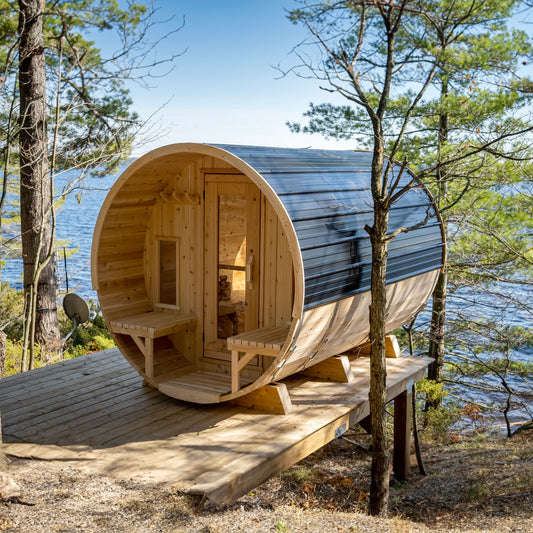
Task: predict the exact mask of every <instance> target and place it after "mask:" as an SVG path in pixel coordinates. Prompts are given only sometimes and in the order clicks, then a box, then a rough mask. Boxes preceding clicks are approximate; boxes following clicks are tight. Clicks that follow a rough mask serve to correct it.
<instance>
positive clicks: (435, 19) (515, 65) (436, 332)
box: [290, 0, 532, 407]
mask: <svg viewBox="0 0 533 533" xmlns="http://www.w3.org/2000/svg"><path fill="white" fill-rule="evenodd" d="M521 5H523V2H518V1H515V0H507V1H502V2H500V1H496V0H483V1H480V0H479V1H478V0H450V1H448V0H444V1H438V2H435V1H428V2H413V1H412V2H407V4H406V9H408V10H410V11H412V12H416V13H418V15H420V16H418V17H417V22H415V21H414V20H413V18H412V17H411V18H410V20H409V23H408V24H406V25H405V26H404V28H402V29H401V30H400V32H399V34H398V39H397V41H398V43H399V44H398V46H399V47H400V48H402V49H412V50H413V61H416V60H417V59H416V50H418V51H423V52H425V53H427V54H428V55H430V56H431V57H433V58H434V59H435V60H436V61H437V63H436V71H435V75H434V77H433V79H432V80H431V91H430V92H429V93H427V94H426V97H425V99H424V101H420V102H419V104H418V105H417V109H415V110H414V111H413V114H412V118H411V124H410V129H409V130H408V131H407V132H406V136H407V137H408V138H409V143H404V144H403V146H402V147H401V149H400V150H399V151H398V155H399V157H407V158H408V159H409V161H410V162H411V164H412V165H414V166H415V168H418V171H419V175H420V177H422V178H423V179H424V181H425V182H426V183H428V184H429V185H430V186H431V187H432V189H433V192H434V195H435V199H436V202H437V204H438V205H439V207H440V209H441V213H442V214H443V217H444V221H445V223H446V224H447V221H448V220H451V222H452V224H453V225H454V227H455V228H457V227H458V226H459V227H461V229H462V231H460V232H457V231H454V232H453V233H449V234H448V239H449V248H450V250H451V256H452V260H451V261H450V263H449V267H448V268H447V269H445V270H443V271H442V273H441V275H440V277H439V279H438V282H437V286H436V288H435V292H434V294H433V303H432V306H433V309H432V319H431V331H430V342H429V350H428V351H429V354H430V355H431V356H432V357H433V358H434V363H433V364H432V365H431V366H430V369H429V376H430V378H432V379H434V380H436V381H439V380H441V379H442V370H443V362H444V352H445V337H444V327H445V315H446V296H447V292H448V290H449V288H450V283H449V282H448V276H449V275H451V276H452V280H451V284H452V287H457V286H458V284H459V285H460V283H458V282H460V279H461V278H462V277H463V276H464V275H465V271H466V270H467V269H468V270H469V271H470V272H475V271H476V270H479V265H480V264H484V265H488V264H489V262H490V261H486V260H484V259H483V257H482V256H483V254H484V252H483V250H486V247H483V246H480V247H478V252H477V253H476V254H474V255H472V256H471V257H470V260H469V261H468V264H465V262H464V261H460V262H459V261H457V262H455V261H454V259H453V258H454V256H455V253H456V251H459V252H460V250H461V249H462V247H464V244H465V242H464V241H465V239H461V238H459V237H460V236H461V235H466V240H468V239H471V235H472V232H465V231H464V230H465V228H466V226H468V221H469V220H472V219H473V217H472V209H471V206H472V204H474V205H475V204H476V200H475V199H476V198H478V199H480V198H481V197H486V196H487V195H490V196H491V197H492V198H493V199H496V197H497V196H498V197H501V196H502V192H501V185H502V184H504V183H506V184H512V183H513V182H516V181H519V180H523V179H524V177H525V176H527V175H528V174H529V171H528V169H527V164H528V162H529V161H530V159H531V154H530V146H531V135H530V132H531V121H530V108H529V101H530V99H531V93H532V91H531V87H532V82H531V80H530V79H529V78H527V77H524V76H523V75H522V73H521V68H522V66H523V65H522V63H527V61H528V58H529V57H530V55H531V42H530V39H529V37H528V35H527V34H526V33H525V32H524V31H521V30H519V29H509V28H508V27H507V22H508V21H509V19H510V17H511V16H512V15H513V13H514V12H515V9H516V8H518V7H520V6H521ZM417 25H418V26H417ZM423 61H427V59H426V58H423ZM367 62H368V64H369V68H370V69H372V64H373V63H375V62H373V61H372V60H371V59H368V58H367ZM430 64H431V62H430V63H428V66H427V68H429V65H430ZM418 67H419V69H420V72H421V76H422V73H423V71H424V69H425V68H426V67H425V66H424V64H423V63H419V64H418ZM402 68H403V67H402ZM395 81H396V83H395V97H394V98H391V99H390V101H389V103H390V110H391V112H390V113H389V115H388V122H387V123H386V127H385V128H384V129H385V131H387V132H388V142H387V149H392V148H393V147H394V146H395V138H396V135H397V134H398V131H399V130H400V127H401V120H400V119H401V117H402V116H404V114H405V112H406V111H407V109H408V105H409V101H410V94H411V92H412V89H411V87H410V85H409V84H408V83H404V84H403V86H402V78H401V73H400V72H399V69H398V76H397V78H396V79H395ZM337 92H339V91H337ZM306 116H307V117H308V119H309V121H308V123H307V124H306V125H305V126H301V125H300V124H290V127H291V129H292V130H293V131H304V132H308V133H321V134H322V135H325V136H326V137H332V138H345V139H356V140H357V141H359V142H360V143H361V144H369V143H370V142H372V139H373V129H372V128H371V127H370V125H369V123H368V121H367V120H365V116H364V112H363V111H361V110H360V109H357V107H356V106H346V105H333V104H320V105H313V104H311V105H310V108H309V110H308V111H307V112H306ZM498 189H499V190H498ZM506 216H507V220H506V226H507V227H515V226H516V222H517V218H518V212H517V211H516V210H514V211H507V213H506ZM478 218H479V217H478ZM513 218H514V220H513ZM488 227H489V226H485V228H488ZM493 229H494V228H493ZM493 229H492V230H491V231H492V232H493ZM477 233H478V234H479V230H478V231H477ZM468 235H470V237H469V236H468ZM486 237H488V235H486ZM491 238H492V239H493V241H494V242H495V243H496V242H497V238H496V236H495V235H494V232H493V235H492V237H491ZM483 240H484V243H485V244H486V241H487V239H486V238H485V239H483ZM519 240H520V241H521V244H520V245H518V241H519ZM460 241H461V242H460ZM477 242H480V240H478V241H477ZM508 242H509V244H510V245H509V246H508V247H507V253H506V254H505V255H506V259H505V260H503V258H502V261H503V262H502V263H500V264H505V265H506V267H507V268H508V270H510V271H513V272H516V271H517V270H518V269H523V262H524V261H523V260H521V259H520V258H519V255H518V254H516V253H515V251H513V250H517V249H521V250H522V251H523V250H524V249H527V247H525V245H526V244H527V240H526V239H524V236H523V235H520V234H516V232H515V236H514V237H513V238H511V240H510V241H508ZM511 243H512V244H511ZM516 245H518V247H517V246H516ZM469 248H470V250H472V248H473V247H472V246H470V247H469ZM522 257H523V253H522ZM485 259H488V257H485ZM520 262H521V263H522V266H521V265H519V264H518V263H520ZM459 263H460V267H459V270H458V269H457V268H456V267H457V266H458V264H459ZM510 266H512V268H509V267H510ZM450 269H452V270H450ZM458 271H460V274H459V275H456V274H457V273H458ZM490 277H492V278H493V279H494V275H492V276H490ZM497 277H498V278H499V279H501V269H500V272H499V273H498V276H497ZM511 277H512V276H506V278H507V279H511ZM439 404H440V401H439V400H435V401H431V402H429V405H432V406H433V407H435V406H438V405H439Z"/></svg>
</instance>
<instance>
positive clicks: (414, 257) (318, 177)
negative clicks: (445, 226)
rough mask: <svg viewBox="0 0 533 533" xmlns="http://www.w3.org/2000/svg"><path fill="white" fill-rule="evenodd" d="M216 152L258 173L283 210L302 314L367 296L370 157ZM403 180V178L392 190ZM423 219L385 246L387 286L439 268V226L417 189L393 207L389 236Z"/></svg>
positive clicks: (248, 149) (236, 149)
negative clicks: (294, 243)
mask: <svg viewBox="0 0 533 533" xmlns="http://www.w3.org/2000/svg"><path fill="white" fill-rule="evenodd" d="M216 146H218V147H219V148H221V149H223V150H226V151H227V152H230V153H231V154H233V155H235V156H237V157H238V158H240V159H242V160H243V161H245V162H246V163H247V164H248V165H250V166H251V167H252V168H253V169H255V170H256V171H257V172H258V173H259V174H261V176H262V177H263V178H264V179H265V181H266V182H267V183H268V184H269V185H270V186H271V187H272V189H273V190H274V191H275V192H276V194H277V195H278V196H279V198H280V200H281V202H282V203H283V205H284V206H285V209H286V210H287V213H288V214H289V216H290V218H291V220H292V223H293V226H294V228H295V231H296V235H297V238H298V242H299V244H300V250H301V253H302V258H303V265H304V277H305V308H310V307H315V306H317V305H321V304H323V303H327V302H329V301H333V300H338V299H339V298H343V297H347V296H350V295H352V294H355V293H358V292H363V291H367V290H369V289H370V272H371V267H372V252H371V244H370V238H369V235H368V233H367V232H366V231H365V229H364V228H365V225H367V224H368V225H372V221H373V201H372V193H371V190H370V183H371V182H370V176H371V163H372V154H371V153H370V152H356V151H351V150H342V151H341V150H310V149H298V148H270V147H257V146H236V145H216ZM399 169H400V166H399V165H396V166H395V167H394V170H395V171H396V172H398V171H399ZM410 180H411V175H410V174H409V173H408V172H404V173H403V175H402V177H401V180H400V184H399V186H400V187H402V185H405V184H407V183H408V182H409V181H410ZM428 215H429V219H428V221H427V223H426V224H425V225H423V226H421V227H420V228H417V229H413V230H411V231H409V232H407V233H400V234H399V235H398V236H397V237H396V238H394V239H393V240H392V241H391V242H390V245H389V256H388V265H387V282H388V283H392V282H395V281H399V280H401V279H405V278H409V277H412V276H415V275H417V274H421V273H423V272H428V271H430V270H435V269H437V268H440V267H441V266H442V265H443V249H444V239H443V233H442V228H441V223H440V221H439V219H438V217H437V214H436V211H435V207H434V204H433V201H432V199H431V198H430V196H429V194H428V193H427V191H426V190H425V189H424V188H422V187H417V188H414V189H411V190H410V191H408V192H407V193H406V194H405V195H403V196H402V197H401V198H400V199H399V200H398V201H397V202H396V203H395V204H394V206H393V207H392V209H391V211H390V219H389V230H390V231H391V232H392V231H394V230H396V229H397V228H399V227H401V226H405V227H412V226H414V225H416V224H418V223H420V222H422V221H424V219H425V218H426V216H428Z"/></svg>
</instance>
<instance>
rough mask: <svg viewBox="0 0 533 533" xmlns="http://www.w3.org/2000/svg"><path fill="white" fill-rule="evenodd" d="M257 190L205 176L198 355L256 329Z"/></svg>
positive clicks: (212, 354)
mask: <svg viewBox="0 0 533 533" xmlns="http://www.w3.org/2000/svg"><path fill="white" fill-rule="evenodd" d="M260 205H261V202H260V191H259V189H258V188H257V187H256V186H255V185H254V184H253V183H250V181H249V180H248V179H247V178H245V176H236V175H214V174H210V175H206V185H205V295H204V315H205V316H204V355H205V356H206V357H209V358H214V359H223V360H229V359H230V352H229V351H228V349H227V347H226V339H227V338H228V337H231V336H232V335H237V334H239V333H243V332H244V331H249V330H252V329H256V328H257V327H258V307H259V305H258V296H259V287H258V285H259V242H260V241H259V232H260V223H259V221H260Z"/></svg>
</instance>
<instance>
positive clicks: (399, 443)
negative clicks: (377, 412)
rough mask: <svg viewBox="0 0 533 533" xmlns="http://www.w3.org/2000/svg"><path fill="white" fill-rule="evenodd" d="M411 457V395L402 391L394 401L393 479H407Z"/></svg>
mask: <svg viewBox="0 0 533 533" xmlns="http://www.w3.org/2000/svg"><path fill="white" fill-rule="evenodd" d="M410 456H411V393H410V392H407V391H404V392H402V393H401V394H399V395H398V396H396V398H395V399H394V455H393V461H392V464H393V470H394V477H395V478H396V479H397V480H398V481H407V479H408V478H409V469H410Z"/></svg>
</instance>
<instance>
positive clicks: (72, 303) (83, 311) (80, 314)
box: [63, 292, 90, 324]
mask: <svg viewBox="0 0 533 533" xmlns="http://www.w3.org/2000/svg"><path fill="white" fill-rule="evenodd" d="M63 309H64V310H65V313H66V315H67V316H68V317H69V318H70V320H72V321H76V323H77V324H83V323H84V322H87V320H89V315H90V313H89V306H88V305H87V304H86V303H85V300H84V299H83V298H81V297H80V296H78V295H77V294H74V293H73V292H71V293H70V294H67V295H66V296H65V297H64V298H63Z"/></svg>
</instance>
